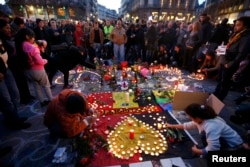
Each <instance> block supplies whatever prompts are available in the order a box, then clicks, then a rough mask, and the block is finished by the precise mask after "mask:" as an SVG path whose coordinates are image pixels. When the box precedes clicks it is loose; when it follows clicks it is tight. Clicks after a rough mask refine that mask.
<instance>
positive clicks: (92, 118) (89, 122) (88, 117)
mask: <svg viewBox="0 0 250 167" xmlns="http://www.w3.org/2000/svg"><path fill="white" fill-rule="evenodd" d="M85 119H86V121H87V122H88V124H89V125H91V124H93V123H94V122H95V121H96V117H93V116H87V117H85Z"/></svg>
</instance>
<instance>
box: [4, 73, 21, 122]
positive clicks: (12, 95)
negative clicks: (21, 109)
mask: <svg viewBox="0 0 250 167" xmlns="http://www.w3.org/2000/svg"><path fill="white" fill-rule="evenodd" d="M19 102H20V95H19V91H18V89H17V86H16V81H15V79H14V77H13V75H12V73H11V71H10V70H9V69H7V71H6V74H5V76H4V79H3V81H1V82H0V110H1V111H2V113H3V116H4V119H5V120H6V121H10V120H13V121H15V120H17V119H18V114H17V106H18V105H19ZM13 123H15V122H13Z"/></svg>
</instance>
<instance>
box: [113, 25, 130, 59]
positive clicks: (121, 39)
mask: <svg viewBox="0 0 250 167" xmlns="http://www.w3.org/2000/svg"><path fill="white" fill-rule="evenodd" d="M110 40H111V41H112V42H113V44H114V56H115V59H116V61H117V62H122V61H124V59H125V43H126V42H127V35H126V31H125V29H124V28H123V27H122V22H121V21H120V20H118V21H117V23H116V27H115V28H114V29H113V31H112V32H111V36H110Z"/></svg>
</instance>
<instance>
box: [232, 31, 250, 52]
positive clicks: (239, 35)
mask: <svg viewBox="0 0 250 167" xmlns="http://www.w3.org/2000/svg"><path fill="white" fill-rule="evenodd" d="M247 30H248V29H246V28H244V29H243V30H241V31H240V32H236V33H234V34H233V35H232V36H231V37H230V38H229V40H228V43H227V49H228V48H229V47H230V46H231V45H232V44H233V43H235V42H237V41H238V40H239V39H240V38H241V37H242V36H244V35H245V32H246V31H247Z"/></svg>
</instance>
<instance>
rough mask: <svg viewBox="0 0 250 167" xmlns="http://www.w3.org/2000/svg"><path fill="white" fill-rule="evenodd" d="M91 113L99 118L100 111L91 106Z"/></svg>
mask: <svg viewBox="0 0 250 167" xmlns="http://www.w3.org/2000/svg"><path fill="white" fill-rule="evenodd" d="M89 115H91V116H93V117H96V118H98V117H99V116H100V113H99V112H98V111H96V110H95V109H93V108H90V109H89Z"/></svg>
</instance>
